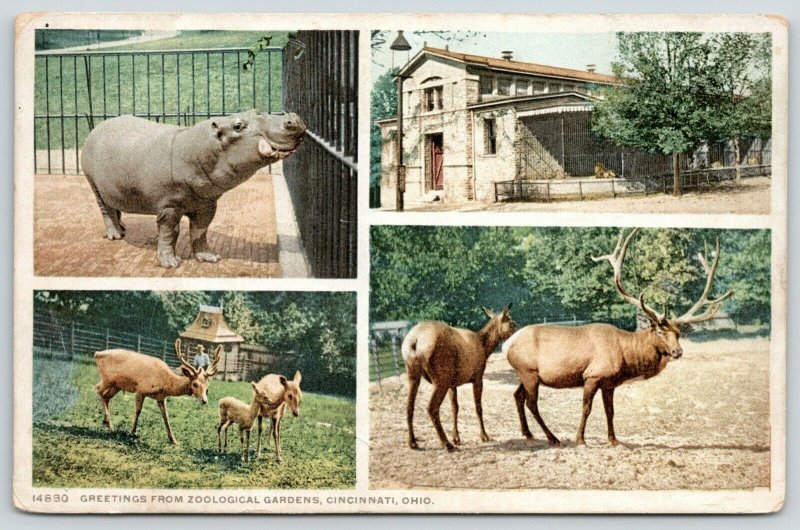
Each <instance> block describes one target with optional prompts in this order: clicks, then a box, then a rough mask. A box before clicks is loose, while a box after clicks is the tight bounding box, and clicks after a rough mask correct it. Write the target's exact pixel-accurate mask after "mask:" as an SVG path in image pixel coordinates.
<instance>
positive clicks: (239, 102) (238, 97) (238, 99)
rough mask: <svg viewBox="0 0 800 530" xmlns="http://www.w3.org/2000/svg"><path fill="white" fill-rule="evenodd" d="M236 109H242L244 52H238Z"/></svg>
mask: <svg viewBox="0 0 800 530" xmlns="http://www.w3.org/2000/svg"><path fill="white" fill-rule="evenodd" d="M236 104H237V105H238V107H237V109H236V111H237V112H241V111H242V53H241V52H236Z"/></svg>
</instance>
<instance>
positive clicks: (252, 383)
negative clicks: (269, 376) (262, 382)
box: [250, 381, 258, 392]
mask: <svg viewBox="0 0 800 530" xmlns="http://www.w3.org/2000/svg"><path fill="white" fill-rule="evenodd" d="M250 384H251V385H253V390H255V391H256V392H258V387H257V386H256V382H255V381H250Z"/></svg>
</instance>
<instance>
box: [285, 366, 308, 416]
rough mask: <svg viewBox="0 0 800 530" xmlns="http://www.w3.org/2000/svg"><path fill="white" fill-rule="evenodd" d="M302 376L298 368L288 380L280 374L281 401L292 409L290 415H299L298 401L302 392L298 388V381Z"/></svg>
mask: <svg viewBox="0 0 800 530" xmlns="http://www.w3.org/2000/svg"><path fill="white" fill-rule="evenodd" d="M302 379H303V376H302V375H301V374H300V370H298V371H296V372H295V373H294V378H293V379H291V380H289V379H286V378H285V377H284V376H280V381H281V384H282V385H283V402H284V403H286V404H287V405H288V406H289V410H291V411H292V416H295V417H297V416H299V415H300V401H302V399H303V392H302V390H300V381H301V380H302Z"/></svg>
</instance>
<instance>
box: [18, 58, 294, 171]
mask: <svg viewBox="0 0 800 530" xmlns="http://www.w3.org/2000/svg"><path fill="white" fill-rule="evenodd" d="M249 53H250V50H248V49H247V48H209V49H191V50H153V51H79V52H37V53H36V57H35V85H34V94H35V95H34V98H35V100H34V124H33V125H34V157H35V158H34V160H35V166H34V167H35V172H36V173H59V174H66V173H79V172H80V147H81V146H82V145H83V142H84V140H85V139H86V136H87V135H88V134H89V131H91V130H92V128H93V127H94V126H95V125H96V124H97V123H99V122H100V121H102V120H105V119H108V118H111V117H114V116H119V115H122V114H133V115H136V116H140V117H142V118H147V119H151V120H155V121H158V122H162V123H174V124H179V125H194V124H195V123H196V122H197V121H200V120H204V119H207V118H210V117H212V116H220V115H226V114H231V113H233V112H238V111H242V110H248V109H251V108H258V109H260V110H261V111H267V112H277V111H281V110H282V86H283V84H282V79H283V72H282V68H283V61H282V56H283V49H282V48H280V47H270V48H266V49H264V50H263V51H259V52H258V53H256V54H255V55H254V57H253V60H252V63H248V57H249ZM245 65H247V69H245Z"/></svg>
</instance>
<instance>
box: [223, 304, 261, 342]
mask: <svg viewBox="0 0 800 530" xmlns="http://www.w3.org/2000/svg"><path fill="white" fill-rule="evenodd" d="M218 303H219V304H220V305H221V306H222V316H223V317H225V322H227V323H228V326H229V327H230V328H231V329H232V330H234V331H236V333H238V334H239V335H241V336H242V338H244V340H245V341H246V342H250V343H255V342H259V341H260V340H261V338H262V336H263V334H264V328H263V326H262V325H261V323H260V322H258V320H257V319H256V316H255V313H254V312H253V309H252V308H251V305H252V302H250V300H249V297H248V294H247V293H246V292H242V291H227V292H226V293H225V294H223V295H222V296H221V297H220V299H219V302H218Z"/></svg>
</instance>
